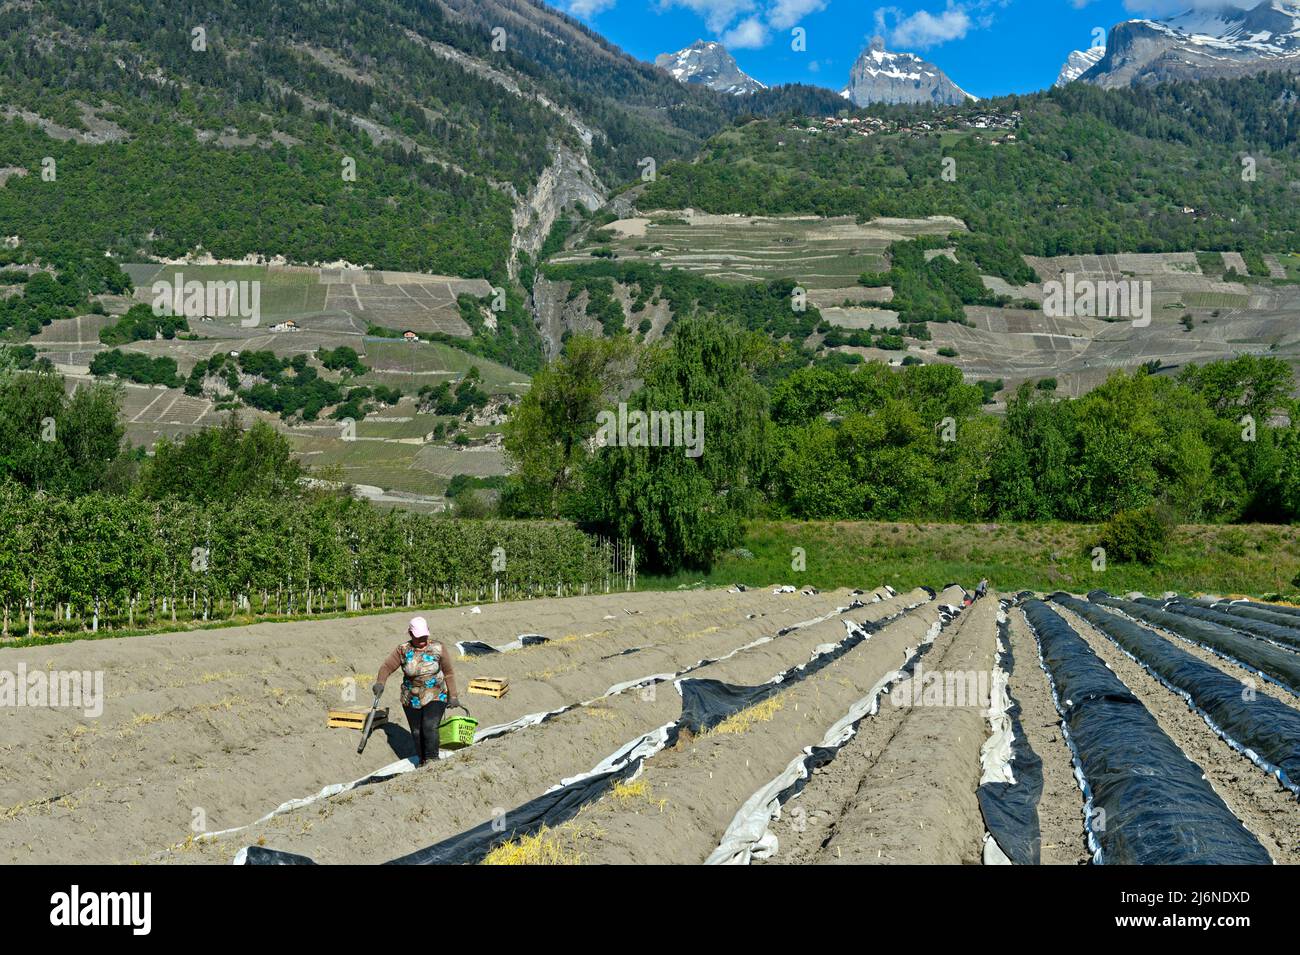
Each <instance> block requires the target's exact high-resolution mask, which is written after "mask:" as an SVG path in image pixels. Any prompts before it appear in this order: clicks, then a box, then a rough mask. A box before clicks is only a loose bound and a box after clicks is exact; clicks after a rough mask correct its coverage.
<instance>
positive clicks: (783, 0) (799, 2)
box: [767, 0, 828, 30]
mask: <svg viewBox="0 0 1300 955" xmlns="http://www.w3.org/2000/svg"><path fill="white" fill-rule="evenodd" d="M827 2H828V0H775V2H774V3H773V4H772V6H771V8H770V9H769V10H768V12H767V22H768V24H769V25H770V26H771V27H772V29H774V30H788V29H790V28H791V27H793V26H794V25H796V24H797V23H798V22H799V21H800V20H802V19H803V18H804V17H806V16H808V14H810V13H820V12H821V11H822V10H825V9H826V4H827Z"/></svg>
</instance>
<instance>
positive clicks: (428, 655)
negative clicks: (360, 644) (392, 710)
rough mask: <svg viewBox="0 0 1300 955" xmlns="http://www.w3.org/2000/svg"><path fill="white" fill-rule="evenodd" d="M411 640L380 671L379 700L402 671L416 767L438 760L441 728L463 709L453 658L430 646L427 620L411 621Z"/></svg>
mask: <svg viewBox="0 0 1300 955" xmlns="http://www.w3.org/2000/svg"><path fill="white" fill-rule="evenodd" d="M406 635H407V640H406V642H405V643H402V644H399V645H398V646H397V648H396V649H395V650H393V652H392V653H390V654H389V655H388V657H387V658H386V659H385V660H384V662H383V664H382V665H381V666H380V667H379V675H378V676H377V677H376V678H375V685H374V686H373V687H371V690H372V691H373V692H374V694H375V696H376V697H378V696H381V695H382V694H383V692H384V686H385V684H386V683H387V682H388V678H389V676H391V675H392V674H393V673H394V672H396V671H397V670H401V671H402V709H403V710H404V711H405V712H406V722H407V723H408V724H410V727H411V736H413V737H414V738H415V758H416V765H417V766H418V765H420V764H421V763H423V762H424V761H425V760H429V759H437V758H438V724H440V723H441V722H442V717H443V714H444V713H446V712H447V708H448V707H449V706H460V699H459V698H458V697H457V696H456V674H455V672H454V671H453V668H452V663H451V656H450V655H449V654H448V653H447V651H446V649H445V648H444V647H443V645H442V644H441V643H430V642H429V624H428V622H427V621H426V620H425V619H424V618H423V617H415V618H413V619H412V620H411V624H410V626H409V627H408V628H407V631H406Z"/></svg>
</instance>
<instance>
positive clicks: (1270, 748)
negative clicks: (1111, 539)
mask: <svg viewBox="0 0 1300 955" xmlns="http://www.w3.org/2000/svg"><path fill="white" fill-rule="evenodd" d="M1051 599H1052V600H1053V601H1055V602H1056V603H1059V604H1060V605H1061V606H1063V607H1066V608H1067V609H1069V610H1072V611H1074V612H1075V613H1077V614H1078V615H1079V616H1080V617H1083V619H1085V620H1087V621H1088V622H1089V623H1091V624H1092V625H1093V626H1094V627H1096V628H1097V629H1098V630H1100V631H1101V632H1102V633H1103V634H1105V635H1106V636H1107V637H1110V639H1112V640H1113V641H1115V643H1116V644H1118V645H1119V647H1120V649H1122V650H1123V651H1124V652H1125V653H1127V654H1129V655H1130V656H1131V657H1133V658H1134V659H1135V660H1136V661H1137V662H1138V663H1139V664H1141V665H1142V667H1144V668H1145V669H1146V670H1147V671H1148V672H1150V673H1151V674H1153V675H1154V676H1155V677H1156V679H1158V680H1159V681H1160V682H1161V683H1163V684H1164V685H1165V686H1167V687H1168V688H1169V689H1171V690H1173V691H1174V692H1175V693H1177V694H1179V695H1180V696H1182V697H1183V698H1184V699H1185V700H1187V701H1188V703H1189V704H1190V705H1191V706H1192V708H1193V709H1195V710H1196V711H1197V712H1198V713H1200V714H1201V716H1202V718H1204V719H1205V720H1206V722H1207V723H1209V724H1210V726H1211V728H1212V729H1213V730H1214V731H1215V732H1216V733H1218V734H1219V735H1220V736H1222V737H1223V738H1224V739H1226V740H1227V741H1228V742H1229V743H1230V744H1231V745H1232V746H1233V748H1234V749H1236V750H1238V751H1239V752H1247V755H1249V756H1250V757H1251V758H1252V759H1253V760H1254V761H1255V762H1256V763H1257V764H1258V765H1260V766H1261V767H1262V768H1263V769H1264V770H1265V771H1266V772H1269V773H1272V774H1273V775H1274V776H1276V777H1277V778H1278V781H1279V782H1280V783H1281V784H1282V785H1283V786H1285V787H1286V788H1287V789H1290V790H1291V791H1292V792H1294V793H1297V794H1298V795H1300V710H1296V709H1293V708H1292V707H1290V706H1287V705H1286V704H1284V703H1281V702H1279V701H1278V700H1275V699H1274V698H1273V697H1271V696H1267V695H1264V694H1261V693H1257V694H1254V695H1253V696H1248V695H1247V694H1244V693H1243V692H1242V685H1241V683H1240V682H1239V681H1237V680H1234V679H1233V678H1232V677H1230V676H1228V674H1226V673H1224V672H1223V671H1222V670H1220V669H1219V668H1218V667H1215V666H1211V665H1210V664H1208V663H1206V662H1205V661H1204V660H1200V659H1197V658H1196V657H1195V656H1193V655H1192V654H1190V653H1188V652H1187V651H1186V650H1183V649H1180V648H1179V647H1177V646H1175V645H1174V644H1173V643H1172V642H1170V641H1169V640H1166V639H1165V638H1164V637H1161V636H1160V635H1159V634H1157V633H1156V632H1155V631H1153V630H1148V629H1147V628H1146V627H1142V626H1139V625H1138V624H1136V623H1133V622H1132V621H1131V620H1126V619H1124V618H1123V617H1120V616H1118V615H1116V614H1113V613H1110V612H1108V611H1106V610H1103V609H1102V608H1101V607H1098V606H1096V605H1095V604H1090V603H1087V602H1086V601H1083V600H1079V599H1077V598H1075V597H1071V596H1070V595H1069V594H1052V598H1051Z"/></svg>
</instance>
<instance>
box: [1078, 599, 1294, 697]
mask: <svg viewBox="0 0 1300 955" xmlns="http://www.w3.org/2000/svg"><path fill="white" fill-rule="evenodd" d="M1088 599H1089V600H1091V601H1092V602H1093V603H1099V604H1102V605H1104V606H1107V607H1114V608H1115V609H1116V610H1121V611H1123V612H1124V613H1126V614H1128V615H1129V616H1130V617H1136V618H1137V619H1138V620H1141V621H1143V622H1145V623H1151V624H1155V625H1156V626H1157V627H1161V628H1163V629H1165V630H1168V631H1170V632H1171V633H1175V634H1177V635H1178V636H1180V637H1185V638H1187V639H1188V640H1191V641H1192V642H1193V643H1199V644H1200V645H1201V646H1203V647H1205V648H1207V649H1209V650H1213V651H1214V652H1215V653H1218V654H1219V655H1220V656H1222V657H1224V658H1225V659H1228V660H1231V661H1232V662H1234V663H1239V664H1241V665H1243V666H1245V667H1246V668H1247V669H1250V670H1254V671H1255V672H1256V673H1258V674H1260V675H1261V676H1263V677H1266V678H1267V679H1269V680H1271V681H1272V682H1274V683H1277V684H1278V685H1279V686H1282V687H1285V688H1286V689H1287V690H1290V691H1291V692H1292V693H1295V694H1297V695H1300V655H1297V654H1294V653H1292V652H1291V651H1290V650H1283V649H1282V648H1281V647H1276V646H1274V645H1273V644H1271V643H1267V642H1265V641H1263V640H1260V639H1257V638H1256V637H1251V636H1247V635H1246V634H1244V633H1238V632H1237V631H1236V630H1231V629H1229V628H1228V627H1224V626H1221V625H1219V624H1217V623H1210V622H1209V621H1208V620H1196V619H1194V618H1192V617H1187V616H1184V615H1182V614H1176V613H1170V612H1169V611H1167V610H1159V609H1157V608H1155V607H1150V606H1148V605H1146V604H1140V603H1135V602H1134V601H1132V600H1120V599H1119V598H1118V597H1112V596H1111V595H1110V594H1108V593H1106V591H1104V590H1094V591H1092V592H1091V593H1090V594H1088Z"/></svg>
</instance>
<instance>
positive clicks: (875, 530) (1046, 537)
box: [638, 522, 1300, 596]
mask: <svg viewBox="0 0 1300 955" xmlns="http://www.w3.org/2000/svg"><path fill="white" fill-rule="evenodd" d="M1095 534H1096V528H1093V527H1088V526H1083V525H1074V524H1023V525H1021V524H972V525H958V524H868V523H847V522H846V523H783V522H764V523H756V524H754V525H752V526H751V528H750V530H749V532H748V534H747V535H746V538H745V541H744V544H743V545H742V548H743V549H744V550H746V551H748V552H749V553H751V554H752V555H753V556H752V557H744V556H740V555H737V554H734V553H733V554H731V555H728V556H726V557H724V558H723V559H722V560H720V561H719V562H718V564H717V565H716V566H715V567H714V569H713V571H712V572H711V573H709V574H707V575H700V574H680V575H677V576H675V577H671V578H668V577H651V576H643V577H642V578H641V579H640V580H639V581H638V583H639V585H640V586H642V587H644V588H646V589H662V588H668V587H677V586H680V585H682V584H686V585H690V584H694V583H697V582H698V581H700V580H704V581H705V582H707V583H708V584H710V585H722V584H729V583H743V584H746V585H752V586H763V585H765V584H772V583H788V584H794V585H796V586H804V585H807V584H811V585H813V586H815V587H818V588H821V589H830V588H834V587H862V588H870V587H875V586H878V585H879V584H889V585H891V586H893V587H894V588H896V589H898V590H905V589H910V588H912V587H916V586H918V585H921V584H925V585H928V586H931V587H937V586H941V585H942V584H947V583H953V582H955V583H960V584H962V585H964V586H966V587H973V586H974V585H975V584H976V583H978V582H979V580H980V578H981V577H987V578H988V579H989V582H990V585H991V586H992V587H994V588H996V589H998V590H1001V591H1016V590H1022V589H1027V590H1035V591H1053V590H1069V591H1072V592H1075V593H1081V592H1086V591H1089V590H1094V589H1103V590H1109V591H1111V592H1113V593H1124V592H1127V591H1130V590H1141V591H1145V592H1148V593H1156V594H1159V593H1163V592H1165V591H1167V590H1177V591H1181V592H1194V593H1196V592H1204V593H1216V594H1249V595H1253V596H1264V595H1266V594H1278V593H1282V594H1287V593H1294V592H1295V591H1296V590H1297V588H1296V587H1295V586H1293V585H1292V584H1291V580H1292V579H1293V578H1294V577H1295V576H1296V574H1297V572H1298V571H1300V528H1296V527H1284V526H1275V525H1248V526H1235V527H1234V526H1217V525H1216V526H1203V525H1189V526H1184V527H1181V528H1179V530H1178V531H1177V533H1176V535H1175V538H1174V540H1173V542H1172V545H1171V546H1170V548H1169V551H1168V553H1167V555H1166V557H1165V558H1164V559H1163V560H1162V561H1161V562H1159V563H1158V564H1156V565H1154V566H1151V567H1145V566H1142V565H1138V564H1118V563H1113V562H1112V563H1110V564H1109V566H1108V567H1107V568H1106V570H1105V571H1102V572H1095V571H1093V569H1092V567H1091V562H1092V559H1091V556H1090V553H1089V552H1090V549H1091V545H1092V541H1093V538H1094V536H1095ZM794 548H802V549H803V551H804V553H805V554H806V567H807V569H806V570H805V571H803V572H796V571H794V570H792V569H791V564H792V560H793V558H792V551H793V550H794Z"/></svg>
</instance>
